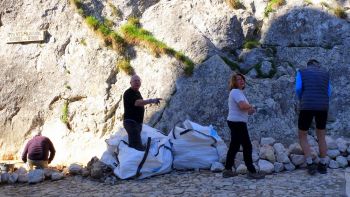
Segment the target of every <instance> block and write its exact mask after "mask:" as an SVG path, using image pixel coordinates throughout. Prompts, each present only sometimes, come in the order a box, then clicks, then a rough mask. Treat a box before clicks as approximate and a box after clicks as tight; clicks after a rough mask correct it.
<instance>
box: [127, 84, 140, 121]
mask: <svg viewBox="0 0 350 197" xmlns="http://www.w3.org/2000/svg"><path fill="white" fill-rule="evenodd" d="M138 99H143V98H142V96H141V93H140V91H135V90H133V89H131V88H129V89H127V90H126V91H125V92H124V95H123V100H124V120H126V119H131V120H135V121H136V122H138V123H141V124H142V123H143V115H144V113H145V107H143V106H135V101H136V100H138Z"/></svg>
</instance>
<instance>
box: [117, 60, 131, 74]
mask: <svg viewBox="0 0 350 197" xmlns="http://www.w3.org/2000/svg"><path fill="white" fill-rule="evenodd" d="M116 67H117V68H118V69H121V70H123V71H124V72H125V73H127V74H128V75H133V74H134V69H133V68H132V67H131V64H130V60H129V59H121V60H118V62H117V65H116Z"/></svg>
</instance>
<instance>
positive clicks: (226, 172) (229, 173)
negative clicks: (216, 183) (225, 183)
mask: <svg viewBox="0 0 350 197" xmlns="http://www.w3.org/2000/svg"><path fill="white" fill-rule="evenodd" d="M234 176H236V175H235V173H234V172H233V171H232V170H227V169H225V170H224V171H222V177H223V178H230V177H234Z"/></svg>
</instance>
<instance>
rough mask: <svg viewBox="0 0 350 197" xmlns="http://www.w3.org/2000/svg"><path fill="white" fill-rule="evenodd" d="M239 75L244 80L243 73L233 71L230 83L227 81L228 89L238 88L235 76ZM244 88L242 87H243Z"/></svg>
mask: <svg viewBox="0 0 350 197" xmlns="http://www.w3.org/2000/svg"><path fill="white" fill-rule="evenodd" d="M238 76H240V77H242V79H243V80H244V82H245V77H244V75H243V74H241V73H233V74H232V76H231V79H230V83H229V89H230V90H232V89H234V88H238V86H237V77H238ZM243 89H244V87H243Z"/></svg>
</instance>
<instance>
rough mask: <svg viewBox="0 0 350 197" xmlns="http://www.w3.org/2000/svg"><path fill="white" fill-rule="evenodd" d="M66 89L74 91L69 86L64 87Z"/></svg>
mask: <svg viewBox="0 0 350 197" xmlns="http://www.w3.org/2000/svg"><path fill="white" fill-rule="evenodd" d="M64 87H65V88H66V89H68V90H72V88H71V87H70V85H68V84H66V85H64Z"/></svg>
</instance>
